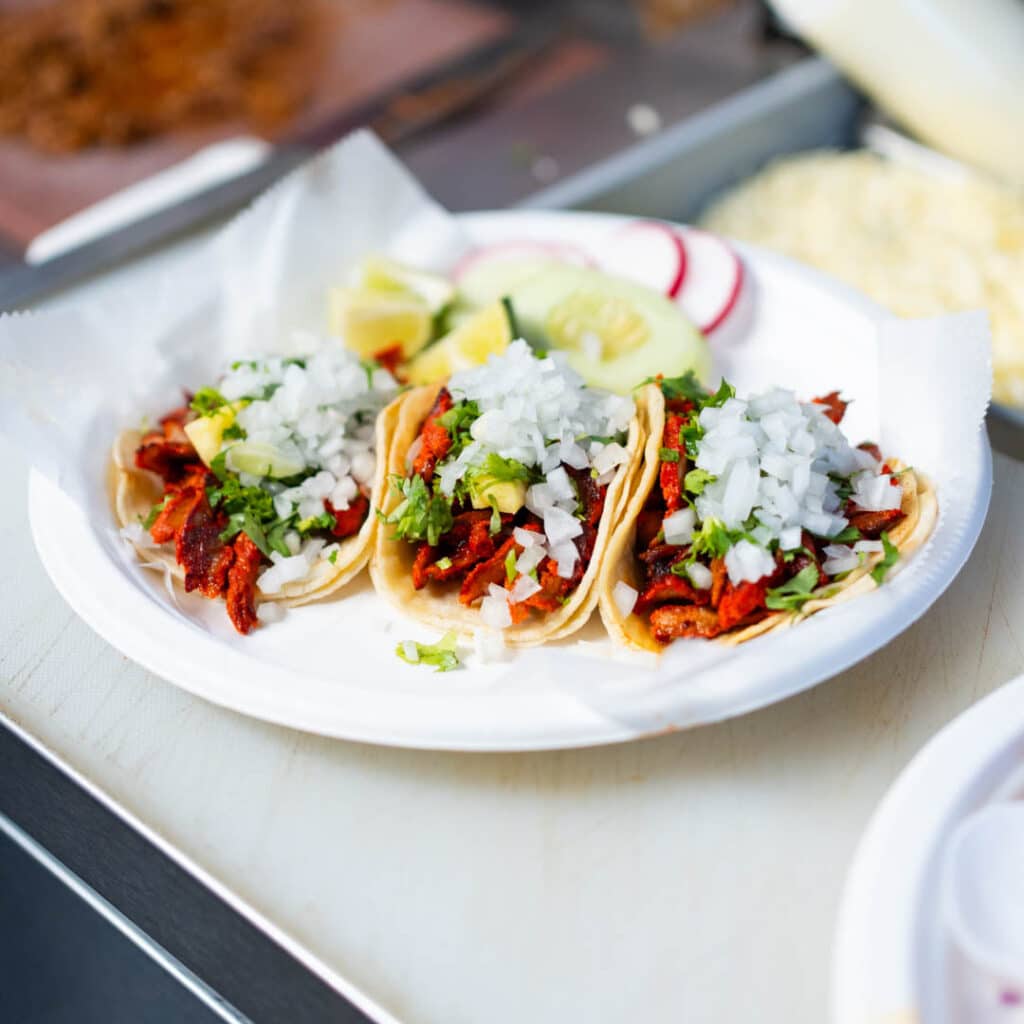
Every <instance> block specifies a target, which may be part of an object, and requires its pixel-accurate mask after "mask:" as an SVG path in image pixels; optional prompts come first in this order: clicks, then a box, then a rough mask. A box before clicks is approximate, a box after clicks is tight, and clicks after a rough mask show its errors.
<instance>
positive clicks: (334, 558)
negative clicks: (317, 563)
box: [327, 549, 338, 565]
mask: <svg viewBox="0 0 1024 1024" xmlns="http://www.w3.org/2000/svg"><path fill="white" fill-rule="evenodd" d="M327 561H328V562H330V563H331V565H334V564H335V563H336V562H337V561H338V552H337V549H335V550H334V551H332V552H331V553H330V554H329V555H328V556H327Z"/></svg>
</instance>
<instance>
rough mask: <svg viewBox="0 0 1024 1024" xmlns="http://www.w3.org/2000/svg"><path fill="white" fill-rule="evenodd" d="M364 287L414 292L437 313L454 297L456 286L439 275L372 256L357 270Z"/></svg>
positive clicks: (369, 289) (411, 293) (381, 290)
mask: <svg viewBox="0 0 1024 1024" xmlns="http://www.w3.org/2000/svg"><path fill="white" fill-rule="evenodd" d="M356 277H357V281H358V282H359V283H360V285H361V286H362V289H363V290H367V291H378V292H405V293H406V294H409V295H415V296H416V297H417V298H418V299H420V301H421V302H423V304H424V305H425V306H426V307H427V309H428V310H429V311H430V314H431V315H432V316H436V315H437V314H438V313H440V312H441V310H443V309H444V308H445V307H446V306H448V305H449V304H450V303H451V301H452V299H453V298H454V297H455V285H453V284H452V283H451V281H449V280H448V278H446V277H442V276H441V275H440V274H431V273H429V272H428V271H426V270H419V269H418V268H416V267H409V266H406V264H404V263H399V262H398V261H397V260H391V259H388V258H387V257H386V256H370V257H369V258H368V259H366V260H364V261H363V264H362V266H361V267H360V268H359V271H358V272H357V275H356Z"/></svg>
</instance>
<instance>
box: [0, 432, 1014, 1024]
mask: <svg viewBox="0 0 1024 1024" xmlns="http://www.w3.org/2000/svg"><path fill="white" fill-rule="evenodd" d="M0 458H3V460H4V462H5V464H6V465H7V466H8V467H10V468H9V472H8V477H7V481H8V482H7V485H6V486H5V496H6V497H7V500H6V501H4V502H3V503H2V504H0V538H2V542H3V546H4V550H5V551H6V552H7V558H8V562H7V571H6V573H5V576H6V586H5V587H4V588H3V589H2V591H0V710H2V712H3V713H4V714H6V715H7V716H8V717H9V718H10V719H11V720H13V721H14V722H16V723H18V724H19V725H20V726H21V727H22V728H23V729H24V730H25V731H27V732H28V733H29V734H30V735H31V736H32V737H34V738H35V739H36V740H37V741H38V742H39V743H40V744H41V745H43V746H45V747H46V748H48V749H49V750H50V751H52V752H53V753H54V754H55V755H56V756H57V757H58V758H59V759H60V760H61V761H63V762H64V763H66V764H67V765H68V766H69V767H70V768H71V769H73V770H74V771H75V772H77V773H79V774H80V775H81V776H82V777H84V778H85V779H87V780H89V781H90V782H91V783H92V784H94V785H95V786H96V787H97V788H98V789H99V790H101V791H102V792H103V793H105V794H106V795H107V796H108V797H109V798H111V800H112V801H114V802H115V803H116V804H117V805H119V806H120V807H122V808H123V809H124V810H125V811H127V812H128V813H129V814H130V815H132V816H134V817H135V818H137V819H138V820H139V821H141V822H142V823H144V824H145V825H146V826H148V827H149V828H151V829H152V830H153V831H154V832H156V833H158V834H159V835H160V836H162V837H163V838H164V839H165V840H166V841H167V842H168V843H169V844H170V845H171V846H172V847H173V848H175V849H176V850H178V851H180V853H181V854H182V855H184V856H185V857H186V858H189V859H190V860H191V861H193V862H194V863H195V864H198V865H199V866H200V867H201V868H202V869H204V870H205V871H206V872H208V873H209V874H210V875H211V876H212V877H213V878H215V879H216V880H217V881H218V882H220V883H221V884H222V885H223V886H224V887H226V888H227V889H228V890H230V891H231V892H233V893H235V894H237V896H238V897H239V898H240V899H241V900H243V901H245V902H246V903H248V904H249V905H251V906H252V907H253V908H255V909H256V910H257V911H258V912H259V913H260V914H262V915H264V916H265V917H266V918H267V919H268V920H269V921H271V922H273V924H274V925H275V926H277V927H278V928H280V929H281V930H282V931H283V932H284V933H287V934H288V935H289V936H291V937H292V939H294V941H295V943H296V944H297V946H298V947H301V949H302V950H304V951H305V952H306V953H308V954H309V956H310V957H311V958H315V959H316V960H317V961H319V962H320V963H321V964H322V965H324V966H325V967H326V969H327V970H329V971H337V972H339V973H340V974H342V975H344V976H346V977H347V978H349V979H350V980H351V981H352V982H354V983H355V984H356V985H357V986H359V987H360V988H362V989H363V990H364V991H366V992H367V993H368V994H369V995H370V996H371V997H372V998H374V999H376V1000H377V1001H378V1002H380V1003H381V1004H382V1005H383V1006H384V1007H386V1008H387V1009H389V1010H390V1011H391V1012H392V1013H394V1014H395V1015H396V1016H397V1017H399V1018H400V1019H401V1020H403V1021H405V1022H408V1024H461V1022H466V1024H469V1022H474V1024H475V1022H479V1021H483V1020H486V1021H488V1022H494V1024H504V1022H508V1024H522V1022H523V1021H530V1022H531V1024H546V1022H556V1021H558V1022H560V1021H565V1020H586V1021H588V1022H593V1024H605V1022H607V1024H611V1022H631V1024H632V1022H635V1021H644V1022H645V1024H654V1022H661V1021H680V1020H686V1021H687V1024H700V1022H708V1024H712V1022H714V1024H731V1022H741V1021H742V1022H744V1024H747V1022H749V1021H758V1022H759V1024H803V1022H807V1024H818V1022H821V1021H823V1020H825V1019H826V1015H827V990H828V980H829V958H830V950H831V941H832V933H833V927H834V917H835V913H836V908H837V905H838V900H839V893H840V887H841V885H842V881H843V877H844V873H845V870H846V866H847V864H848V862H849V860H850V857H851V855H852V852H853V849H854V846H855V844H856V841H857V838H858V836H859V834H860V832H861V830H862V829H863V827H864V825H865V823H866V821H867V819H868V816H869V815H870V812H871V810H872V808H873V807H874V805H875V803H876V802H877V800H878V799H879V798H880V796H881V795H882V793H883V791H884V790H885V789H886V787H887V786H888V785H889V783H890V782H891V780H892V779H893V777H894V776H895V775H896V773H897V772H898V771H899V769H900V768H901V767H902V766H903V765H904V764H905V763H906V762H907V761H908V760H909V758H910V756H911V755H912V754H913V752H914V751H915V750H916V749H917V748H918V747H919V746H920V745H921V744H922V743H923V742H924V741H925V740H926V739H927V738H928V737H929V736H931V735H932V734H933V733H934V732H935V731H936V730H937V729H938V728H939V727H940V726H941V725H942V724H943V723H945V722H947V721H949V720H950V719H951V718H953V717H954V716H955V715H956V714H958V713H959V712H960V711H962V710H963V709H964V708H965V707H967V706H968V705H969V704H971V703H972V702H974V701H975V700H977V699H978V698H979V697H981V696H982V695H983V694H985V693H987V692H989V691H990V690H992V689H994V688H995V687H997V686H998V685H1000V684H1001V683H1003V682H1005V681H1007V680H1009V679H1010V678H1011V677H1013V676H1014V675H1016V674H1017V673H1019V672H1020V671H1021V670H1022V669H1024V588H1021V587H1020V585H1019V582H1018V581H1019V580H1020V578H1021V576H1022V575H1024V533H1021V532H1020V531H1019V530H1018V529H1017V526H1016V524H1017V523H1019V521H1020V517H1019V509H1020V508H1021V507H1022V502H1024V466H1022V465H1021V464H1019V463H1016V462H1014V461H1012V460H1010V459H1008V458H1006V457H1005V456H997V457H996V460H995V490H994V494H993V499H992V508H991V513H990V516H989V521H988V523H987V525H986V527H985V530H984V533H983V534H982V538H981V541H980V543H979V545H978V548H977V550H976V552H975V554H974V556H973V557H972V559H971V560H970V562H969V564H968V565H967V567H966V568H965V570H964V571H963V573H962V574H961V576H960V577H959V578H958V579H957V580H956V582H955V583H954V584H953V585H952V587H951V588H950V590H949V591H948V592H947V594H946V595H945V596H944V597H943V598H942V599H941V600H940V601H939V602H938V604H937V605H936V606H935V607H934V608H933V609H932V610H931V611H930V612H929V613H928V614H927V615H926V616H925V617H924V619H923V620H921V621H920V622H918V623H917V624H916V625H915V626H914V627H913V628H911V629H910V630H909V631H908V632H907V633H905V634H904V635H903V636H902V637H900V638H899V639H898V640H897V641H896V642H894V643H892V644H890V645H889V646H888V647H887V648H885V649H883V650H882V651H880V652H879V653H878V654H876V655H874V656H873V657H871V658H869V659H868V660H867V661H865V662H864V663H863V664H861V665H859V666H857V667H856V668H854V669H853V670H851V671H849V672H845V673H843V674H842V675H840V676H838V677H836V678H835V679H832V680H831V681H829V682H827V683H824V684H822V685H821V686H819V687H817V688H816V689H814V690H811V691H810V692H808V693H805V694H803V695H801V696H799V697H796V698H793V699H791V700H788V701H786V702H784V703H782V704H780V705H776V706H774V707H772V708H769V709H767V710H764V711H761V712H758V713H756V714H752V715H748V716H747V717H745V718H741V719H738V720H736V721H732V722H727V723H724V724H722V725H718V726H712V727H706V728H702V729H699V730H696V731H693V732H688V733H679V734H676V735H671V736H665V737H662V738H659V739H654V740H647V741H644V742H639V743H634V744H630V745H625V746H619V747H607V748H602V749H595V750H585V751H570V752H563V753H548V754H517V755H488V754H483V755H468V754H437V753H418V752H411V751H401V750H389V749H382V748H373V747H367V746H360V745H356V744H351V743H344V742H339V741H332V740H325V739H320V738H317V737H313V736H306V735H302V734H299V733H296V732H292V731H289V730H286V729H282V728H277V727H274V726H270V725H264V724H262V723H260V722H256V721H252V720H249V719H246V718H243V717H241V716H239V715H237V714H234V713H232V712H228V711H224V710H221V709H219V708H217V707H213V706H211V705H209V704H206V703H204V702H203V701H201V700H198V699H196V698H193V697H191V696H189V695H187V694H185V693H183V692H181V691H179V690H177V689H176V688H175V687H173V686H171V685H169V684H167V683H165V682H163V681H161V680H160V679H158V678H156V677H154V676H152V675H150V674H149V673H147V672H145V671H143V670H142V669H140V668H138V667H136V666H135V665H133V664H131V663H130V662H128V661H127V660H126V659H124V658H123V657H122V656H121V655H119V654H118V653H117V652H116V651H114V650H113V649H112V648H110V647H108V646H107V645H106V644H105V643H104V642H103V641H101V640H99V639H98V638H97V637H96V636H94V635H93V634H92V633H91V632H90V631H89V629H88V628H87V627H85V626H84V625H83V624H81V623H79V622H78V620H77V619H76V618H75V617H74V615H73V614H72V612H71V611H70V610H69V609H68V608H67V607H66V606H65V604H64V603H63V601H62V600H61V599H60V598H59V597H58V596H57V594H56V593H55V591H54V590H53V588H52V586H51V585H50V583H49V581H48V580H47V578H46V577H45V576H44V574H43V571H42V569H41V567H40V565H39V562H38V559H37V558H36V555H35V553H34V550H33V548H32V544H31V539H30V537H29V530H28V523H27V519H26V512H25V504H26V502H25V470H24V469H23V468H22V467H21V466H20V465H19V462H18V459H17V455H16V453H14V452H12V451H11V450H10V449H9V447H7V446H6V445H5V444H3V443H0Z"/></svg>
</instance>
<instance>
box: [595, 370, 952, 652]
mask: <svg viewBox="0 0 1024 1024" xmlns="http://www.w3.org/2000/svg"><path fill="white" fill-rule="evenodd" d="M637 407H638V409H639V410H640V417H641V419H643V420H645V421H646V422H647V424H649V427H648V430H647V432H646V434H645V444H644V451H643V455H642V457H641V459H640V460H639V462H638V464H637V466H636V467H635V469H634V473H633V475H632V484H631V486H630V490H629V494H628V495H627V496H626V498H625V501H624V503H623V509H622V514H621V516H620V517H619V519H618V523H617V526H616V528H615V530H614V532H613V533H612V536H611V538H610V540H609V542H608V547H607V550H606V551H605V553H604V559H603V560H602V564H601V573H600V577H599V579H598V584H597V592H598V599H599V605H600V609H601V618H602V620H603V621H604V624H605V627H606V628H607V630H608V632H609V634H610V635H611V637H612V639H614V640H616V641H618V642H619V643H621V644H623V645H625V646H627V647H631V648H639V649H642V650H646V651H654V652H656V653H659V654H660V653H661V652H662V651H664V650H665V645H664V644H660V643H658V641H657V640H655V639H654V634H653V632H652V630H651V624H650V621H649V619H648V617H647V616H644V615H636V614H633V613H630V614H628V615H623V613H622V611H621V610H620V608H619V607H618V605H617V604H616V602H615V598H614V590H615V585H616V584H617V583H618V582H620V581H622V582H624V583H627V584H629V586H631V587H632V588H633V589H634V590H637V591H640V590H642V589H643V584H642V577H641V572H640V561H639V559H638V558H637V557H636V554H635V550H634V545H635V541H636V524H637V518H638V517H639V515H640V512H641V511H642V509H643V507H644V505H645V504H646V502H647V498H648V496H649V495H650V493H651V490H652V489H653V488H654V486H655V484H656V483H657V480H658V471H659V468H660V466H661V460H660V457H659V451H660V448H661V441H662V435H663V432H664V428H665V399H664V396H663V395H662V393H661V389H660V388H659V387H658V386H657V385H655V384H649V385H647V387H645V388H644V389H643V391H641V392H640V394H639V396H638V398H637ZM886 461H887V463H888V464H889V466H890V467H892V468H893V470H895V471H899V470H901V469H902V470H903V474H902V476H901V478H900V483H901V484H902V486H903V503H902V510H903V512H904V513H905V518H903V519H902V520H900V522H899V523H897V524H896V526H894V527H893V528H892V529H891V530H889V531H888V534H889V540H890V541H891V542H892V543H893V544H894V545H895V546H896V547H897V549H898V550H899V552H900V558H901V561H902V560H903V559H904V558H906V557H907V556H909V555H910V554H911V553H912V552H913V551H914V550H916V549H917V548H918V547H920V546H921V545H922V544H923V543H924V542H925V541H926V540H927V539H928V536H929V535H930V534H931V532H932V528H933V527H934V525H935V520H936V518H937V516H938V503H937V501H936V499H935V491H934V489H933V488H932V485H931V483H930V482H929V480H928V479H927V477H925V476H924V475H923V474H921V473H916V472H914V471H913V470H910V469H904V467H903V464H902V463H901V462H899V461H898V460H896V459H891V458H887V459H886ZM882 557H883V556H882V555H881V554H880V553H877V552H876V553H874V554H871V555H869V556H868V557H867V558H866V559H865V560H864V563H863V564H862V565H860V566H858V567H857V568H856V569H853V570H852V571H851V572H849V573H848V574H847V575H846V576H845V577H844V578H843V579H842V580H839V581H836V582H831V583H827V584H825V586H823V587H820V588H819V589H818V590H817V591H815V593H816V594H820V595H821V596H819V597H814V598H812V599H811V600H809V601H807V602H806V604H804V606H803V607H802V608H801V609H800V610H799V611H780V612H772V613H771V614H770V615H767V616H765V618H763V619H761V620H759V621H758V622H755V623H753V624H752V625H749V626H738V627H736V628H734V629H732V630H730V631H728V632H726V633H723V634H721V635H720V636H718V637H716V638H715V640H716V642H717V643H722V644H728V645H735V644H741V643H744V642H745V641H747V640H752V639H754V637H757V636H761V635H762V634H764V633H767V632H769V631H770V630H773V629H785V628H788V627H789V626H792V625H795V624H796V623H798V622H800V621H801V620H802V619H805V618H807V617H808V616H809V615H813V614H814V613H815V612H819V611H821V610H822V609H824V608H831V607H832V606H833V605H836V604H839V603H840V602H842V601H848V600H850V598H852V597H857V596H858V595H859V594H863V593H866V592H868V591H871V590H874V589H875V587H876V586H877V584H876V583H875V581H874V580H873V579H872V578H871V575H870V573H871V569H872V568H873V567H874V566H875V565H876V564H877V563H878V562H879V561H881V559H882Z"/></svg>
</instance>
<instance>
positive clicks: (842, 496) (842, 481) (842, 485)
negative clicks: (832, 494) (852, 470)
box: [828, 473, 853, 501]
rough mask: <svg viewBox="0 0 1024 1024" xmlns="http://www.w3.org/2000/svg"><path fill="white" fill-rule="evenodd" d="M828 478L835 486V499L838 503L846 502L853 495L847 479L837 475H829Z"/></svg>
mask: <svg viewBox="0 0 1024 1024" xmlns="http://www.w3.org/2000/svg"><path fill="white" fill-rule="evenodd" d="M828 478H829V480H831V481H832V482H833V483H834V484H835V485H836V497H838V498H839V500H840V501H846V499H847V498H848V497H849V496H850V495H851V494H853V486H852V485H851V484H850V480H849V478H848V477H845V476H840V474H839V473H829V475H828Z"/></svg>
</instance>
